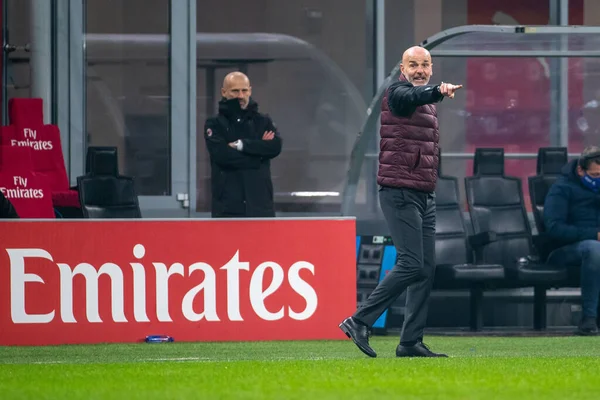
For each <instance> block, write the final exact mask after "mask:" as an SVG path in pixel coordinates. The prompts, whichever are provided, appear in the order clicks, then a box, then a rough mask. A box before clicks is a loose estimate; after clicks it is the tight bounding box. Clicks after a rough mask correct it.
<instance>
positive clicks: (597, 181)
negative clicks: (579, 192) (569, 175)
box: [581, 174, 600, 192]
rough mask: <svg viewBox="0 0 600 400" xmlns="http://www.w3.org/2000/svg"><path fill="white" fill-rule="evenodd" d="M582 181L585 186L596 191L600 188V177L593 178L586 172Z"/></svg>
mask: <svg viewBox="0 0 600 400" xmlns="http://www.w3.org/2000/svg"><path fill="white" fill-rule="evenodd" d="M581 182H583V186H585V187H586V188H588V189H590V190H592V191H594V192H598V191H599V190H600V178H592V177H591V176H589V175H588V174H585V175H584V176H583V177H582V178H581Z"/></svg>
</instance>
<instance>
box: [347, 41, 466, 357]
mask: <svg viewBox="0 0 600 400" xmlns="http://www.w3.org/2000/svg"><path fill="white" fill-rule="evenodd" d="M400 67H401V71H402V74H401V75H400V80H399V81H398V82H394V83H393V84H391V85H390V87H389V88H388V90H387V92H386V94H385V97H384V98H383V101H382V103H381V131H380V133H381V142H380V153H379V172H378V174H377V183H378V184H379V186H380V189H379V201H380V205H381V209H382V211H383V214H384V216H385V218H386V220H387V223H388V226H389V229H390V233H391V236H392V240H393V241H394V246H395V247H396V250H397V252H398V257H397V259H396V265H395V266H394V268H393V269H392V270H391V271H390V272H389V273H388V274H387V276H386V277H385V278H384V279H383V280H382V281H381V283H380V284H379V285H378V286H377V288H375V290H374V291H373V293H372V294H371V295H370V296H369V298H368V299H367V300H366V301H365V303H364V304H363V305H362V307H361V308H360V309H359V310H357V311H356V313H355V314H354V315H353V316H352V317H350V318H347V319H345V320H344V321H343V322H342V323H341V324H340V328H341V329H342V331H344V333H346V335H348V336H349V337H350V338H351V339H352V340H353V341H354V343H355V344H356V345H357V346H358V348H359V349H360V350H361V351H362V352H364V353H365V354H367V355H368V356H370V357H376V356H377V354H376V353H375V351H374V350H373V349H372V348H371V347H370V346H369V338H368V334H369V329H370V328H371V326H373V324H374V323H375V321H376V320H377V319H378V318H379V316H380V315H381V314H382V313H383V312H384V311H385V310H386V309H387V308H388V307H390V305H391V304H392V303H394V301H396V299H397V298H398V297H399V296H400V295H401V294H402V292H404V290H405V289H408V291H407V294H406V311H405V315H404V326H403V327H402V334H401V338H400V344H399V345H398V347H397V348H396V356H398V357H446V355H444V354H436V353H433V352H432V351H430V350H429V349H428V348H427V346H425V345H424V344H423V329H424V328H425V323H426V321H427V303H428V299H429V294H430V292H431V286H432V284H433V276H434V273H435V194H434V190H435V185H436V182H437V172H438V164H439V159H438V142H439V130H438V120H437V112H436V106H435V105H434V104H435V103H438V102H440V101H442V99H443V98H444V96H447V97H450V98H453V97H454V92H455V91H457V90H458V89H460V88H461V87H462V85H452V84H450V83H443V82H442V84H440V85H428V83H429V78H430V77H431V75H432V70H431V67H432V63H431V55H430V54H429V52H428V51H427V50H426V49H424V48H422V47H418V46H416V47H411V48H410V49H408V50H406V51H405V52H404V54H403V56H402V64H401V65H400Z"/></svg>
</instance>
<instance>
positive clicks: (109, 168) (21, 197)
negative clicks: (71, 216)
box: [0, 98, 141, 218]
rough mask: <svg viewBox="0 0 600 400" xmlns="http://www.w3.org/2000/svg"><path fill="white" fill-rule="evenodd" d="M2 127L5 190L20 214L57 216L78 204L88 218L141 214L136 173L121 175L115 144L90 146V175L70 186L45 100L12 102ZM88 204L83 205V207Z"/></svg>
mask: <svg viewBox="0 0 600 400" xmlns="http://www.w3.org/2000/svg"><path fill="white" fill-rule="evenodd" d="M8 108H9V116H10V120H11V124H10V125H8V126H3V127H1V129H0V190H2V192H3V193H4V194H5V197H6V198H7V199H8V200H9V201H11V203H12V204H13V206H14V208H15V209H16V211H17V213H18V214H19V216H20V217H21V218H54V216H55V210H57V209H61V210H64V209H78V210H79V211H78V212H77V213H76V215H80V216H83V217H85V218H139V217H141V214H140V211H139V204H138V199H137V195H136V193H135V188H134V184H133V178H130V177H124V176H121V175H119V172H118V161H117V160H118V158H117V149H116V148H115V147H90V148H88V154H87V157H86V174H85V175H84V176H81V177H78V179H77V186H76V187H73V188H71V187H69V179H68V177H67V171H66V168H65V162H64V157H63V151H62V146H61V138H60V132H59V130H58V127H57V126H56V125H45V124H44V123H43V103H42V100H41V99H31V98H13V99H10V101H9V107H8ZM82 206H83V207H82Z"/></svg>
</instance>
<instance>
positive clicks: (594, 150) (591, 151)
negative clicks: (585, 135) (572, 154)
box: [579, 146, 600, 170]
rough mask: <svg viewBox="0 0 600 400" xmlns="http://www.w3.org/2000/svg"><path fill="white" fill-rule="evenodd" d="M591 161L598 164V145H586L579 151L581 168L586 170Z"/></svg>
mask: <svg viewBox="0 0 600 400" xmlns="http://www.w3.org/2000/svg"><path fill="white" fill-rule="evenodd" d="M590 156H591V157H590ZM592 163H595V164H598V165H600V147H598V146H587V147H586V148H585V149H583V151H582V152H581V157H580V158H579V165H580V166H581V168H583V169H584V170H587V169H589V168H590V165H592Z"/></svg>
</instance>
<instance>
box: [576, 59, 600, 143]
mask: <svg viewBox="0 0 600 400" xmlns="http://www.w3.org/2000/svg"><path fill="white" fill-rule="evenodd" d="M568 76H569V77H570V79H569V152H570V153H580V152H581V151H582V150H583V148H584V147H585V146H590V145H594V146H598V145H599V144H600V112H599V109H598V108H599V107H600V60H599V59H597V58H572V59H569V71H568Z"/></svg>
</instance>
